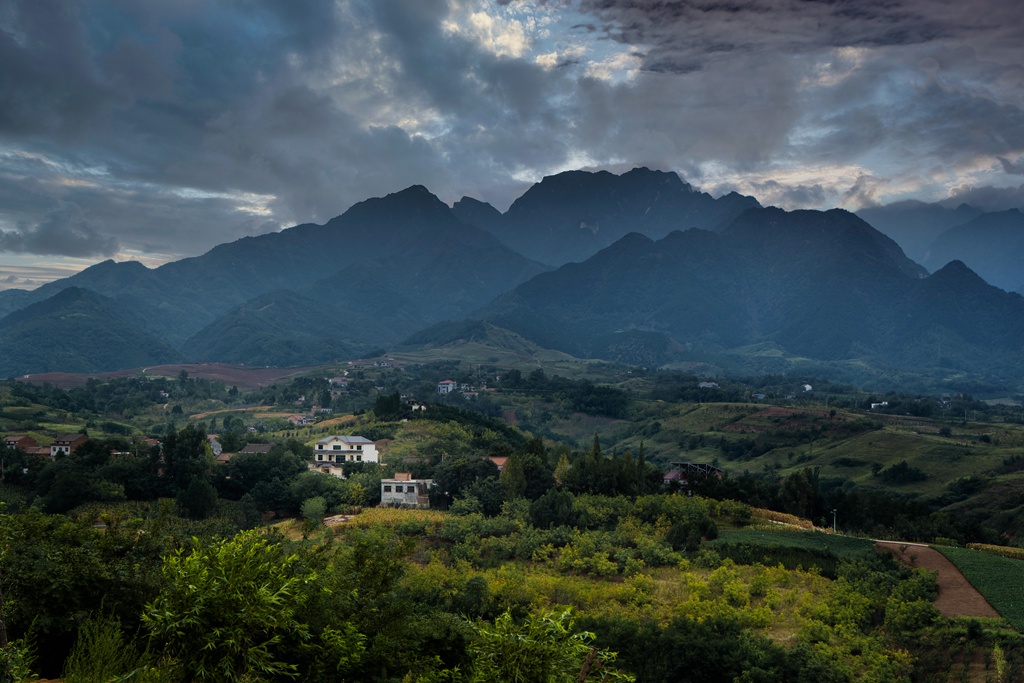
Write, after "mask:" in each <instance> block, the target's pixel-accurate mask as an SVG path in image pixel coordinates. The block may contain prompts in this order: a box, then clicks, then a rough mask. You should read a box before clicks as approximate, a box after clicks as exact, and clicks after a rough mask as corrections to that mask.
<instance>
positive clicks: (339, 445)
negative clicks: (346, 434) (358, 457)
mask: <svg viewBox="0 0 1024 683" xmlns="http://www.w3.org/2000/svg"><path fill="white" fill-rule="evenodd" d="M334 450H336V451H340V450H341V444H340V443H336V444H334Z"/></svg>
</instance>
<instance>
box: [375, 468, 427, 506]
mask: <svg viewBox="0 0 1024 683" xmlns="http://www.w3.org/2000/svg"><path fill="white" fill-rule="evenodd" d="M433 485H434V480H433V479H413V478H412V475H411V474H409V473H408V472H395V478H394V479H381V480H380V504H381V505H384V506H388V505H400V506H402V507H415V508H428V507H430V488H431V487H432V486H433Z"/></svg>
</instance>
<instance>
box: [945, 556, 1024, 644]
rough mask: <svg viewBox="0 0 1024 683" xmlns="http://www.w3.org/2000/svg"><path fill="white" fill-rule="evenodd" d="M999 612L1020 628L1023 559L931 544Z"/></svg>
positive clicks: (1023, 611)
mask: <svg viewBox="0 0 1024 683" xmlns="http://www.w3.org/2000/svg"><path fill="white" fill-rule="evenodd" d="M935 549H936V550H938V551H939V552H941V553H942V554H943V555H945V556H946V557H947V558H949V560H950V561H951V562H952V563H953V564H955V565H956V566H957V568H958V569H959V570H960V571H961V572H963V574H964V576H966V577H967V580H968V581H970V582H971V584H972V585H973V586H974V587H975V588H977V589H978V592H980V593H981V594H982V595H984V596H985V599H986V600H988V602H989V604H990V605H992V606H993V607H994V608H995V609H996V611H997V612H999V614H1001V615H1002V616H1003V617H1004V618H1005V619H1006V620H1007V621H1009V622H1010V623H1011V624H1013V626H1014V628H1017V629H1018V630H1022V631H1024V589H1022V587H1024V561H1021V560H1011V559H1009V558H1006V557H999V556H997V555H990V554H987V553H982V552H979V551H977V550H969V549H967V548H950V547H945V546H935Z"/></svg>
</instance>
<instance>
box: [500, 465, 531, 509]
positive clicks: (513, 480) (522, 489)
mask: <svg viewBox="0 0 1024 683" xmlns="http://www.w3.org/2000/svg"><path fill="white" fill-rule="evenodd" d="M500 479H501V497H502V498H503V499H505V500H515V499H516V498H522V497H523V496H524V495H525V493H526V472H525V471H524V469H523V457H522V456H520V455H519V454H518V453H513V454H512V455H510V456H509V457H508V460H506V461H505V468H504V469H502V471H501V477H500Z"/></svg>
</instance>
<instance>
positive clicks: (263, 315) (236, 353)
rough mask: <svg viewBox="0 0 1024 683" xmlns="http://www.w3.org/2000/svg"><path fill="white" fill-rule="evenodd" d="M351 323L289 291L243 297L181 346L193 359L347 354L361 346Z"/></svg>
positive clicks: (291, 360) (292, 361)
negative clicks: (354, 338)
mask: <svg viewBox="0 0 1024 683" xmlns="http://www.w3.org/2000/svg"><path fill="white" fill-rule="evenodd" d="M354 332H356V330H355V329H353V328H349V329H346V325H345V320H344V319H343V318H341V317H339V316H338V315H336V312H335V311H334V310H333V308H332V307H331V306H325V305H323V304H321V303H318V302H316V301H314V300H312V299H308V298H305V297H302V296H299V295H298V294H296V293H294V292H287V291H277V292H270V293H268V294H261V295H260V296H258V297H256V298H255V299H252V300H250V301H247V302H246V303H244V304H242V305H241V306H238V307H237V308H234V309H232V310H231V311H229V312H228V313H227V314H225V315H223V316H221V317H220V318H219V319H217V320H216V321H215V322H213V323H211V324H210V325H208V326H207V327H205V328H203V329H202V330H200V331H199V332H197V333H196V334H194V335H193V336H192V337H190V338H189V339H188V340H187V341H186V342H185V344H184V345H183V347H182V350H183V351H184V353H185V355H186V356H187V357H188V358H189V359H190V360H193V361H217V362H222V363H245V364H247V365H272V366H279V367H280V366H288V365H304V364H310V363H323V362H327V361H332V360H340V359H346V358H353V357H356V356H358V351H364V350H366V348H367V347H366V344H365V343H364V342H362V341H361V340H353V339H352V335H353V333H354Z"/></svg>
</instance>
